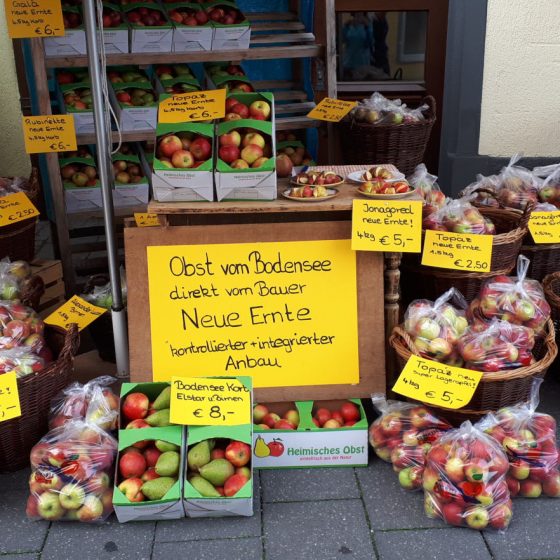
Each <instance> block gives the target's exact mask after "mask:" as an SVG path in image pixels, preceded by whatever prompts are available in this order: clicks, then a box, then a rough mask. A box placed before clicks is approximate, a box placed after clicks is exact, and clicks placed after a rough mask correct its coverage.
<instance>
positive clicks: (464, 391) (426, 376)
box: [393, 356, 482, 409]
mask: <svg viewBox="0 0 560 560" xmlns="http://www.w3.org/2000/svg"><path fill="white" fill-rule="evenodd" d="M481 379H482V372H481V371H473V370H470V369H464V368H460V367H454V366H447V365H445V364H440V363H439V362H433V361H432V360H426V359H424V358H420V357H419V356H411V357H410V358H409V360H408V362H407V363H406V366H405V367H404V369H403V370H402V373H401V374H400V375H399V378H398V379H397V382H396V383H395V386H394V387H393V391H395V393H398V394H399V395H404V396H405V397H409V398H411V399H414V400H416V401H420V402H423V403H426V404H431V405H435V406H440V407H443V408H453V409H457V408H463V407H464V406H466V405H467V404H469V402H470V400H471V399H472V397H473V395H474V392H475V391H476V388H477V387H478V384H479V382H480V380H481Z"/></svg>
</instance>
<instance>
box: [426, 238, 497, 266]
mask: <svg viewBox="0 0 560 560" xmlns="http://www.w3.org/2000/svg"><path fill="white" fill-rule="evenodd" d="M492 239H493V238H492V236H491V235H476V234H470V233H450V232H447V231H433V230H431V229H428V230H426V237H425V239H424V251H423V253H422V264H423V265H425V266H435V267H437V268H449V269H452V270H468V271H469V272H490V266H491V263H492Z"/></svg>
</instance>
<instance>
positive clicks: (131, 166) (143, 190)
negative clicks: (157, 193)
mask: <svg viewBox="0 0 560 560" xmlns="http://www.w3.org/2000/svg"><path fill="white" fill-rule="evenodd" d="M112 161H113V174H114V176H115V188H114V190H113V203H114V205H115V206H116V207H117V208H120V207H123V206H138V205H140V204H148V200H149V198H150V183H149V181H148V176H149V171H148V170H147V169H146V168H144V166H143V164H142V162H141V160H140V158H139V157H138V156H135V155H132V154H113V156H112ZM117 162H124V163H125V164H126V166H127V168H126V169H123V170H117V169H115V164H117V165H118V163H117ZM123 167H124V165H123ZM135 168H138V170H139V172H140V175H135V176H134V175H132V174H131V173H129V170H133V171H136V169H135ZM121 173H122V174H121ZM127 176H128V177H127Z"/></svg>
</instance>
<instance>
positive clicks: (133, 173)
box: [113, 156, 144, 185]
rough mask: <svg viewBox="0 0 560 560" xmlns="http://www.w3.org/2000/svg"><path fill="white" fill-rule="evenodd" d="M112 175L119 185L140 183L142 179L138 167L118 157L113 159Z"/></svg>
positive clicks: (142, 174) (142, 175)
mask: <svg viewBox="0 0 560 560" xmlns="http://www.w3.org/2000/svg"><path fill="white" fill-rule="evenodd" d="M113 173H114V175H115V181H116V182H117V183H120V184H121V185H126V184H128V183H140V182H141V181H142V179H143V178H144V173H142V168H141V167H140V165H138V164H137V163H134V162H132V161H125V160H123V159H118V156H114V158H113Z"/></svg>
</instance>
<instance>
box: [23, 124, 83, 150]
mask: <svg viewBox="0 0 560 560" xmlns="http://www.w3.org/2000/svg"><path fill="white" fill-rule="evenodd" d="M22 119H23V120H22V122H23V139H24V141H25V151H26V152H27V153H28V154H45V153H49V152H66V151H72V150H76V149H77V145H76V129H75V128H74V116H73V115H44V116H38V117H22Z"/></svg>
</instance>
